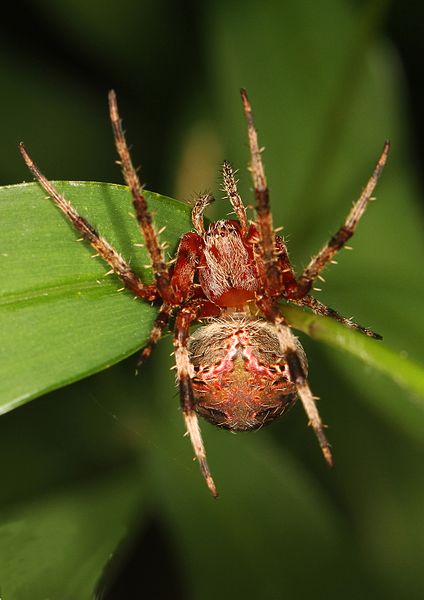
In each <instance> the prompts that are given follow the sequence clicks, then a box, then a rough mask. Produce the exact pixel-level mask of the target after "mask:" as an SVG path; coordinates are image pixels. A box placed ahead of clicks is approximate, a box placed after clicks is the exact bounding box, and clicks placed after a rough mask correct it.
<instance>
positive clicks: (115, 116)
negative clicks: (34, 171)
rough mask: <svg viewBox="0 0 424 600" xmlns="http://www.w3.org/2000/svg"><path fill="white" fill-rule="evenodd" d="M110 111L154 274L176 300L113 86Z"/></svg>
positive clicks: (164, 295) (167, 298) (165, 295)
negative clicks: (127, 141) (132, 158)
mask: <svg viewBox="0 0 424 600" xmlns="http://www.w3.org/2000/svg"><path fill="white" fill-rule="evenodd" d="M109 111H110V120H111V123H112V129H113V134H114V137H115V145H116V149H117V151H118V154H119V158H120V164H121V167H122V173H123V176H124V179H125V182H126V184H127V185H128V187H129V188H130V190H131V194H132V197H133V205H134V209H135V213H136V216H137V221H138V223H139V225H140V228H141V230H142V232H143V235H144V239H145V242H146V248H147V250H148V252H149V254H150V258H151V261H152V269H153V273H154V275H155V279H156V284H157V287H158V291H159V293H160V295H161V297H162V298H163V299H164V300H165V302H169V303H170V304H175V302H173V300H174V298H173V293H172V288H171V286H170V277H169V272H168V267H167V265H166V262H165V259H164V256H163V251H162V248H161V245H160V243H159V239H158V236H157V234H156V231H155V229H154V227H153V222H152V216H151V214H150V212H149V209H148V207H147V202H146V199H145V197H144V195H143V191H142V186H141V184H140V180H139V178H138V175H137V171H136V170H135V168H134V165H133V163H132V160H131V156H130V153H129V150H128V146H127V143H126V140H125V135H124V131H123V129H122V123H121V119H120V117H119V112H118V104H117V101H116V94H115V92H114V91H113V90H111V91H110V92H109Z"/></svg>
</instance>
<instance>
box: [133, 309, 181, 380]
mask: <svg viewBox="0 0 424 600" xmlns="http://www.w3.org/2000/svg"><path fill="white" fill-rule="evenodd" d="M171 310H172V308H171V307H170V306H168V305H167V304H163V305H162V306H161V307H160V310H159V312H158V314H157V317H156V319H155V322H154V323H153V327H152V330H151V332H150V336H149V340H148V342H147V344H146V345H145V346H144V348H143V349H142V351H141V352H140V354H139V357H138V360H137V369H138V368H139V367H141V365H142V364H143V363H144V362H145V361H146V360H147V359H148V358H149V356H150V355H151V353H152V351H153V348H154V347H155V346H156V344H157V343H158V341H159V340H160V338H161V336H162V333H163V331H164V330H165V329H166V327H167V326H168V323H169V318H170V316H171Z"/></svg>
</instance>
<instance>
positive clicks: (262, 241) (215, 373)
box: [20, 89, 390, 497]
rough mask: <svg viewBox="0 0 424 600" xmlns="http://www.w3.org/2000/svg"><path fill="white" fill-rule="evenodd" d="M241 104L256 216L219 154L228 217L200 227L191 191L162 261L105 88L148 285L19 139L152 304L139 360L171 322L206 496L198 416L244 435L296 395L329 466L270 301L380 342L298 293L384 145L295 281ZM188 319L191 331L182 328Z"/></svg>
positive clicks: (201, 200)
mask: <svg viewBox="0 0 424 600" xmlns="http://www.w3.org/2000/svg"><path fill="white" fill-rule="evenodd" d="M241 99H242V103H243V109H244V115H245V118H246V122H247V132H248V141H249V148H250V167H249V169H250V171H251V175H252V181H253V188H254V193H255V199H256V206H255V211H256V219H255V220H254V221H249V220H248V218H247V216H246V208H245V206H244V205H243V202H242V200H241V197H240V195H239V194H238V191H237V182H236V179H235V173H234V170H233V168H232V166H231V165H230V163H228V162H226V161H225V162H224V163H223V167H222V176H223V184H224V189H225V191H226V194H227V196H228V199H229V201H230V203H231V205H232V207H233V210H234V213H235V215H236V217H237V220H236V219H230V220H220V221H216V222H214V223H211V224H210V225H209V226H208V227H206V226H205V223H204V218H203V215H204V212H205V209H206V208H207V206H208V205H209V204H211V202H212V201H213V197H212V196H211V195H210V194H204V195H201V196H199V197H198V199H197V200H196V202H195V204H194V206H193V209H192V222H193V227H194V230H193V231H189V232H187V233H185V234H184V235H183V236H182V237H181V240H180V242H179V246H178V250H177V253H176V256H175V259H174V260H172V261H171V262H170V263H167V262H166V260H165V256H164V251H163V248H162V246H161V244H160V242H159V233H160V232H157V231H156V230H155V227H154V224H153V221H152V216H151V213H150V212H149V208H148V206H147V203H146V200H145V198H144V195H143V188H142V186H141V184H140V181H139V178H138V175H137V171H136V169H135V168H134V166H133V163H132V160H131V157H130V153H129V150H128V146H127V143H126V141H125V136H124V132H123V129H122V124H121V119H120V116H119V112H118V106H117V100H116V95H115V92H114V91H113V90H112V91H110V92H109V112H110V119H111V123H112V129H113V134H114V138H115V144H116V149H117V151H118V155H119V159H120V160H119V164H120V165H121V167H122V172H123V176H124V179H125V182H126V184H127V185H128V187H129V189H130V191H131V194H132V199H133V205H134V210H135V214H136V217H137V220H138V223H139V225H140V228H141V231H142V233H143V236H144V240H145V244H146V247H147V251H148V253H149V255H150V259H151V263H152V269H153V273H154V280H155V283H154V284H150V285H148V284H145V283H143V281H142V280H141V278H140V277H139V276H138V275H137V274H136V273H135V272H134V271H133V270H132V269H131V267H130V266H129V264H128V263H127V262H126V261H125V260H124V259H123V258H122V257H121V256H120V255H119V254H118V253H117V252H116V250H115V249H114V248H113V247H112V246H111V245H110V244H109V243H108V241H107V240H106V239H105V238H103V237H102V236H101V235H99V234H98V233H97V232H96V231H95V229H94V228H93V227H92V226H91V225H90V224H89V223H88V222H87V221H86V220H85V218H84V217H82V216H81V215H79V214H78V213H77V211H76V210H75V209H74V208H73V206H72V205H71V204H70V203H69V202H68V201H67V200H65V198H64V197H63V196H62V195H61V194H60V193H59V192H58V191H57V189H56V188H55V187H54V185H53V184H52V183H50V181H48V179H46V177H45V176H44V175H43V174H42V173H41V172H40V170H39V169H38V167H37V166H36V164H35V163H34V161H33V160H32V159H31V157H30V156H29V154H28V152H27V150H26V149H25V146H24V145H23V144H22V143H21V144H20V151H21V154H22V156H23V158H24V160H25V162H26V164H27V166H28V167H29V169H30V171H31V172H32V174H33V176H34V177H35V178H36V179H37V181H38V182H39V183H40V184H41V186H42V187H43V188H44V190H45V191H46V192H47V194H48V195H49V197H50V198H51V199H52V201H53V202H54V203H55V204H56V206H57V207H58V208H59V209H60V210H61V211H62V212H63V213H64V214H65V216H66V218H67V219H68V220H69V221H70V222H71V223H72V225H73V226H74V227H75V229H76V230H78V232H79V233H80V234H81V235H82V237H83V238H84V239H85V240H87V241H88V242H89V243H90V244H91V245H92V246H93V247H94V248H95V250H96V252H97V253H98V255H100V256H101V257H102V258H103V260H105V261H106V262H107V263H109V265H110V267H111V271H112V272H114V273H116V275H117V276H118V277H119V278H120V279H121V281H122V282H123V284H124V286H125V287H126V288H127V289H128V290H129V291H131V293H132V294H134V295H135V296H136V297H137V298H139V299H140V300H143V301H146V302H155V303H157V304H159V305H160V308H159V311H158V314H157V317H156V319H155V322H154V325H153V328H152V331H151V333H150V338H149V340H148V342H147V345H146V346H145V347H144V349H143V350H142V352H141V355H140V361H139V362H140V363H142V362H144V360H146V359H147V358H148V357H149V356H150V354H151V352H152V350H153V348H154V346H155V344H156V343H157V341H158V340H159V338H160V337H161V334H162V332H163V331H164V330H165V329H166V328H167V327H168V326H169V323H170V320H171V318H172V319H173V321H174V327H173V329H174V342H173V343H174V350H175V351H174V354H175V362H176V369H177V379H178V385H179V391H180V399H181V409H182V413H183V416H184V420H185V425H186V428H187V433H188V435H189V437H190V440H191V443H192V446H193V449H194V453H195V456H196V458H197V460H198V463H199V465H200V469H201V472H202V474H203V477H204V478H205V481H206V484H207V486H208V488H209V490H210V491H211V493H212V495H213V496H214V497H217V495H218V494H217V488H216V486H215V482H214V480H213V478H212V475H211V471H210V469H209V466H208V462H207V458H206V452H205V448H204V444H203V441H202V437H201V433H200V428H199V423H198V415H201V416H202V417H204V418H205V419H206V420H207V421H209V422H210V423H212V424H214V425H216V426H218V427H222V428H225V429H229V430H232V431H248V430H254V429H258V428H260V427H262V426H263V425H265V424H267V423H269V422H271V421H273V420H274V419H276V418H277V417H280V416H281V415H283V414H284V413H286V412H287V411H288V409H289V408H290V407H291V406H292V405H293V404H294V403H295V401H296V399H297V397H299V398H300V400H301V402H302V404H303V407H304V409H305V412H306V415H307V418H308V420H309V424H310V425H311V426H312V428H313V430H314V431H315V434H316V437H317V439H318V442H319V445H320V447H321V450H322V453H323V455H324V458H325V460H326V461H327V463H328V464H329V465H330V466H331V465H332V463H333V459H332V453H331V450H330V445H329V443H328V441H327V438H326V436H325V433H324V424H323V422H322V420H321V417H320V415H319V412H318V409H317V406H316V402H315V401H316V400H317V398H316V397H314V395H313V394H312V392H311V389H310V387H309V384H308V379H307V370H308V366H307V360H306V356H305V353H304V351H303V348H302V346H301V345H300V343H299V341H298V339H297V338H296V337H295V336H294V335H293V333H292V331H291V329H290V327H289V323H288V322H287V320H286V319H285V318H284V316H283V314H282V312H281V310H280V307H279V304H280V301H281V300H282V299H283V300H285V301H287V302H291V303H294V304H297V305H300V306H306V307H308V308H309V309H311V310H312V311H313V312H314V313H316V314H319V315H326V316H329V317H332V318H333V319H336V320H337V321H339V322H341V323H343V324H344V325H346V326H347V327H350V328H352V329H356V330H358V331H360V332H362V333H363V334H365V335H367V336H370V337H373V338H377V339H381V336H379V335H378V334H376V333H374V332H373V331H371V330H369V329H367V328H366V327H362V326H360V325H357V324H356V323H354V322H353V321H351V320H350V319H347V318H345V317H343V316H341V315H340V314H338V313H337V312H336V311H335V310H333V309H331V308H329V307H327V306H325V305H324V304H322V303H321V302H319V301H318V300H316V299H315V298H314V297H313V296H311V295H310V292H311V290H312V285H313V282H314V281H315V280H316V279H317V278H321V276H320V273H321V271H322V270H323V269H324V267H325V266H326V265H327V264H328V263H329V262H334V261H333V260H332V259H333V257H334V255H335V254H336V253H337V252H338V251H339V250H340V249H341V248H342V247H343V246H345V244H346V242H347V240H348V239H349V238H350V237H351V236H352V235H353V233H354V231H355V229H356V226H357V225H358V222H359V220H360V218H361V216H362V215H363V213H364V211H365V209H366V207H367V204H368V203H369V201H370V199H371V196H372V193H373V190H374V188H375V186H376V184H377V181H378V178H379V176H380V174H381V172H382V170H383V167H384V165H385V163H386V160H387V156H388V152H389V147H390V146H389V142H385V144H384V147H383V151H382V153H381V155H380V157H379V159H378V161H377V164H376V166H375V168H374V171H373V173H372V175H371V177H370V179H369V180H368V182H367V184H366V186H365V188H364V189H363V191H362V193H361V195H360V197H359V199H358V200H357V201H356V202H355V203H354V205H353V207H352V209H351V211H350V212H349V214H348V216H347V218H346V220H345V222H344V223H343V225H342V226H341V227H340V229H339V230H338V231H337V232H336V233H335V235H333V237H332V238H331V239H330V240H329V242H328V243H327V244H326V245H325V246H324V247H323V248H322V249H321V250H320V251H319V252H318V254H316V256H314V257H313V258H312V259H311V261H310V263H309V264H308V266H307V267H306V268H305V269H304V271H303V273H302V274H301V275H300V277H296V275H295V273H294V269H293V267H292V265H291V262H290V260H289V257H288V253H287V248H286V244H285V242H284V240H283V238H282V237H280V236H278V235H276V232H275V230H274V227H273V222H272V215H271V211H270V201H269V191H268V185H267V180H266V177H265V172H264V167H263V164H262V159H261V149H260V147H259V144H258V136H257V132H256V129H255V125H254V121H253V116H252V109H251V105H250V102H249V99H248V96H247V93H246V90H244V89H242V90H241ZM196 322H199V323H200V326H199V327H197V328H196V329H195V330H194V332H193V333H190V331H191V326H192V325H193V324H195V323H196Z"/></svg>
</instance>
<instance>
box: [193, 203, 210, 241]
mask: <svg viewBox="0 0 424 600" xmlns="http://www.w3.org/2000/svg"><path fill="white" fill-rule="evenodd" d="M212 202H215V198H214V197H213V196H212V194H202V195H200V196H199V197H198V198H197V200H196V202H195V203H194V206H193V209H192V211H191V220H192V222H193V225H194V229H195V230H196V231H197V233H198V234H199V235H203V234H204V233H205V223H204V220H203V213H204V212H205V210H206V208H207V207H208V206H209V204H212Z"/></svg>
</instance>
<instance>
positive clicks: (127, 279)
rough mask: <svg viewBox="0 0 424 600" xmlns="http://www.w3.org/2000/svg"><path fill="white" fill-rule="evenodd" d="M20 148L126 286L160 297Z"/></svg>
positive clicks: (141, 295) (34, 171)
mask: <svg viewBox="0 0 424 600" xmlns="http://www.w3.org/2000/svg"><path fill="white" fill-rule="evenodd" d="M19 149H20V152H21V154H22V156H23V159H24V161H25V162H26V164H27V166H28V168H29V170H30V171H31V172H32V174H33V175H34V177H35V178H36V179H37V181H38V182H39V183H40V185H41V186H42V187H43V188H44V189H45V191H46V192H47V194H48V195H49V197H50V198H51V200H52V201H53V202H54V203H55V204H56V206H57V207H58V208H60V210H61V211H62V212H63V213H64V215H65V216H66V217H67V219H68V220H69V221H70V222H71V223H72V225H73V226H74V227H75V229H77V231H79V232H80V233H81V235H82V237H83V238H84V239H86V240H87V241H88V242H90V244H91V245H92V246H93V248H94V249H95V250H96V252H97V253H98V255H99V256H100V257H101V258H103V260H105V261H106V262H107V263H108V264H109V265H110V266H111V267H112V270H113V272H114V273H116V275H118V277H119V278H120V279H121V281H122V282H123V284H124V285H125V287H126V288H127V289H129V290H130V291H131V292H132V293H133V294H135V295H136V296H138V297H139V298H142V299H143V300H148V301H153V300H156V298H157V297H158V294H157V290H156V286H154V285H145V284H144V283H143V282H142V281H141V279H140V278H139V277H138V276H137V275H136V274H135V273H134V271H133V270H132V269H131V267H130V266H129V265H128V263H126V262H125V260H124V259H123V258H122V256H120V255H119V254H118V253H117V252H116V250H114V248H113V247H112V246H111V245H110V244H109V242H108V241H107V240H106V239H105V238H104V237H102V236H101V235H99V234H98V233H97V231H96V230H95V229H94V228H93V227H92V226H91V225H90V223H88V222H87V221H86V220H85V219H84V217H82V216H81V215H79V214H78V212H77V211H76V210H75V208H74V207H73V206H72V204H70V202H68V201H67V200H65V198H64V197H63V196H62V195H61V194H60V193H59V192H58V190H57V189H56V187H55V186H54V185H53V184H52V183H51V182H50V181H49V180H48V179H46V177H45V176H44V175H43V174H42V173H41V171H40V169H39V168H38V167H37V165H36V164H35V163H34V161H33V160H32V158H31V157H30V156H29V154H28V152H27V150H26V148H25V146H24V144H23V143H21V144H20V145H19Z"/></svg>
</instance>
